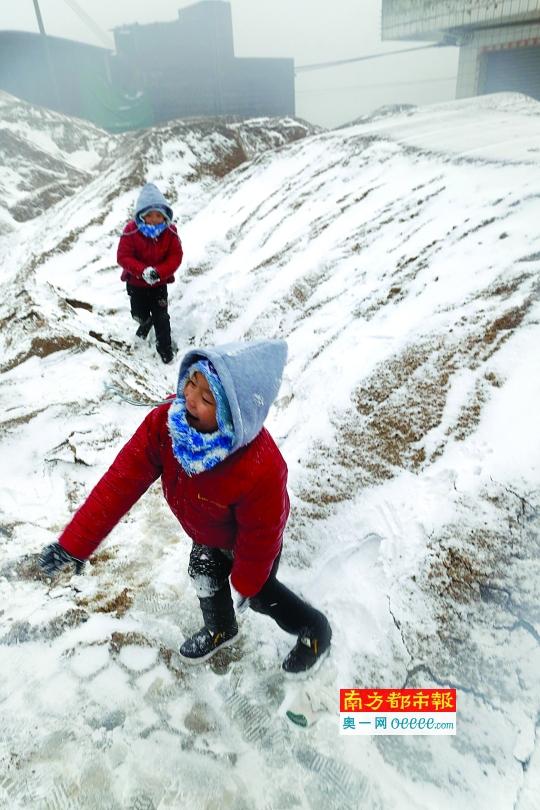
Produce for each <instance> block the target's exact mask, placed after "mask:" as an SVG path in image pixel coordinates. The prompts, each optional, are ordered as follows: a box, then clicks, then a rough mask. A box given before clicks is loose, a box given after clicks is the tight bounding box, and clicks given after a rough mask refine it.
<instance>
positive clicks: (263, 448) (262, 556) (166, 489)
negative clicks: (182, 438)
mask: <svg viewBox="0 0 540 810" xmlns="http://www.w3.org/2000/svg"><path fill="white" fill-rule="evenodd" d="M169 407H170V405H169V404H165V405H160V406H159V407H158V408H155V409H154V410H153V411H151V412H150V413H149V414H148V416H147V417H146V419H145V420H144V422H143V423H142V425H141V426H140V427H139V428H138V430H137V431H136V433H135V434H134V435H133V436H132V438H131V439H130V440H129V441H128V443H127V444H126V445H125V446H124V447H123V448H122V450H121V451H120V453H119V454H118V456H117V457H116V459H115V460H114V462H113V463H112V465H111V466H110V467H109V469H108V470H107V472H106V473H105V475H104V476H103V477H102V478H101V480H100V481H99V482H98V484H96V486H95V487H94V489H93V490H92V492H91V493H90V495H89V496H88V498H87V499H86V501H85V502H84V504H83V505H82V506H81V507H80V509H79V510H78V511H77V512H76V513H75V515H74V516H73V519H72V520H71V522H70V523H69V525H68V526H67V527H66V529H65V530H64V532H63V533H62V535H61V536H60V539H59V542H60V545H62V546H63V547H64V548H65V549H66V551H69V552H70V553H71V554H73V555H74V556H75V557H77V558H79V559H86V558H87V557H88V556H89V555H90V554H91V553H92V552H93V551H94V550H95V548H96V547H97V546H98V545H99V543H100V542H101V541H102V540H103V538H104V537H105V536H106V535H107V534H108V533H109V532H110V531H111V529H112V528H113V527H114V526H115V525H116V524H117V523H118V521H119V520H120V519H121V518H122V517H123V515H125V514H126V512H127V511H128V510H129V509H130V508H131V507H132V506H133V504H134V503H135V502H136V501H137V500H138V499H139V498H140V497H141V495H142V494H143V493H144V492H145V491H146V490H147V489H148V487H149V486H150V484H151V483H152V482H153V481H155V480H156V479H157V478H159V477H160V476H161V486H162V488H163V494H164V495H165V498H166V500H167V503H168V504H169V506H170V508H171V510H172V511H173V513H174V515H175V516H176V517H177V518H178V520H179V521H180V523H181V525H182V527H183V529H184V531H185V532H186V533H187V534H188V535H189V536H190V537H191V538H192V540H194V541H195V542H196V543H201V544H203V545H207V546H217V547H218V548H227V549H232V550H233V551H234V563H233V568H232V572H231V582H232V584H233V586H234V587H235V588H236V590H237V591H238V592H239V593H241V594H242V595H244V596H253V595H254V594H256V593H258V591H260V589H261V587H262V586H263V585H264V583H265V582H266V580H267V579H268V575H269V573H270V569H271V568H272V563H273V562H274V560H275V559H276V557H277V555H278V554H279V552H280V549H281V541H282V535H283V530H284V528H285V524H286V522H287V517H288V515H289V497H288V494H287V465H286V464H285V461H284V459H283V456H282V455H281V453H280V452H279V450H278V448H277V446H276V444H275V442H274V440H273V439H272V437H271V436H270V434H269V433H268V431H267V430H266V429H265V428H263V429H262V430H261V431H260V433H259V434H258V435H257V436H256V437H255V438H254V439H253V441H251V442H250V443H249V444H247V445H246V446H245V447H242V448H240V450H237V451H236V452H235V453H233V454H232V455H231V456H229V457H228V458H226V459H225V460H224V461H221V462H220V463H219V464H217V465H216V466H215V467H213V468H212V469H211V470H206V471H205V472H202V473H199V474H198V475H193V476H189V475H187V473H186V472H184V470H183V468H182V467H181V466H180V464H179V462H178V461H177V460H176V458H175V457H174V455H173V452H172V443H171V438H170V436H169V430H168V427H167V414H168V410H169Z"/></svg>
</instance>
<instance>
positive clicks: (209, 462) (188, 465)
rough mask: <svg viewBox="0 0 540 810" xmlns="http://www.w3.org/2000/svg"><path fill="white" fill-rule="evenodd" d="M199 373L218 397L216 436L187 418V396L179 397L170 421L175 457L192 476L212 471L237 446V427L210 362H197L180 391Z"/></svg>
mask: <svg viewBox="0 0 540 810" xmlns="http://www.w3.org/2000/svg"><path fill="white" fill-rule="evenodd" d="M195 371H201V372H202V373H203V374H204V375H205V377H206V379H207V381H208V384H209V386H210V390H211V391H212V393H213V395H214V398H215V400H216V404H217V411H216V418H217V423H218V428H217V430H215V431H214V432H213V433H201V432H200V431H198V430H196V429H195V428H193V427H191V425H190V424H189V423H188V421H187V419H186V399H185V397H184V395H183V394H179V395H178V396H177V397H176V399H175V400H174V402H173V404H172V405H171V407H170V408H169V415H168V420H167V421H168V427H169V434H170V437H171V440H172V450H173V454H174V457H175V458H176V460H177V461H178V462H179V463H180V465H181V466H182V468H183V469H184V470H185V472H187V474H188V475H197V474H198V473H201V472H204V471H205V470H211V469H212V467H215V466H216V464H219V462H220V461H223V460H224V459H225V458H227V456H228V455H229V453H230V452H231V447H232V446H233V443H234V428H233V425H232V418H231V416H230V410H229V406H228V402H227V399H226V396H225V392H224V391H223V387H222V385H221V381H220V380H219V377H218V376H217V374H216V373H215V369H214V368H213V367H210V364H209V361H207V360H202V361H199V362H197V363H194V364H193V365H192V366H191V367H190V368H189V370H188V372H187V374H186V375H185V377H184V379H183V380H181V381H180V383H179V385H178V390H179V391H183V389H184V385H185V383H186V381H187V380H188V378H189V377H190V376H191V375H192V374H193V373H194V372H195Z"/></svg>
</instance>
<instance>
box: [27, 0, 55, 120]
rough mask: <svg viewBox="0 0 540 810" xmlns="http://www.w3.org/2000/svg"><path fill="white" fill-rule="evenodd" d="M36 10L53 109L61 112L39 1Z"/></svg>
mask: <svg viewBox="0 0 540 810" xmlns="http://www.w3.org/2000/svg"><path fill="white" fill-rule="evenodd" d="M34 9H35V12H36V17H37V23H38V28H39V33H40V34H41V37H42V40H43V51H44V55H45V62H46V64H47V68H48V71H49V77H50V82H51V89H52V102H53V103H52V106H53V109H54V108H56V110H58V112H61V111H62V110H61V104H60V90H59V88H58V82H57V80H56V74H55V72H54V66H53V61H52V58H51V52H50V50H49V40H48V37H47V34H46V33H45V26H44V25H43V17H42V16H41V11H40V8H39V0H34Z"/></svg>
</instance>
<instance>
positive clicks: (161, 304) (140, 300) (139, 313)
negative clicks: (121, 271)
mask: <svg viewBox="0 0 540 810" xmlns="http://www.w3.org/2000/svg"><path fill="white" fill-rule="evenodd" d="M126 289H127V294H128V295H129V300H130V305H131V317H132V318H133V319H134V320H135V321H137V323H140V324H143V323H144V322H145V321H147V320H148V319H149V318H150V317H151V318H152V324H153V326H154V330H155V332H156V348H157V350H158V352H159V353H160V354H162V353H165V354H167V353H168V352H170V351H171V322H170V318H169V311H168V292H167V285H166V284H159V285H158V286H157V287H135V286H134V285H133V284H126Z"/></svg>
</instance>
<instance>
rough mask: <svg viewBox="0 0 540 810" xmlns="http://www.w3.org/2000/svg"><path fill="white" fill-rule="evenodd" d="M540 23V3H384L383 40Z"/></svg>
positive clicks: (405, 0)
mask: <svg viewBox="0 0 540 810" xmlns="http://www.w3.org/2000/svg"><path fill="white" fill-rule="evenodd" d="M535 20H536V21H539V22H540V0H383V2H382V15H381V27H382V38H383V39H390V40H398V39H406V40H411V39H421V40H422V39H423V40H431V41H433V40H435V41H436V40H438V39H440V36H441V34H442V32H445V31H446V32H447V31H451V30H454V29H463V28H465V29H469V28H471V27H472V28H482V27H486V26H488V27H493V26H495V25H501V24H508V23H516V22H530V21H535Z"/></svg>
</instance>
